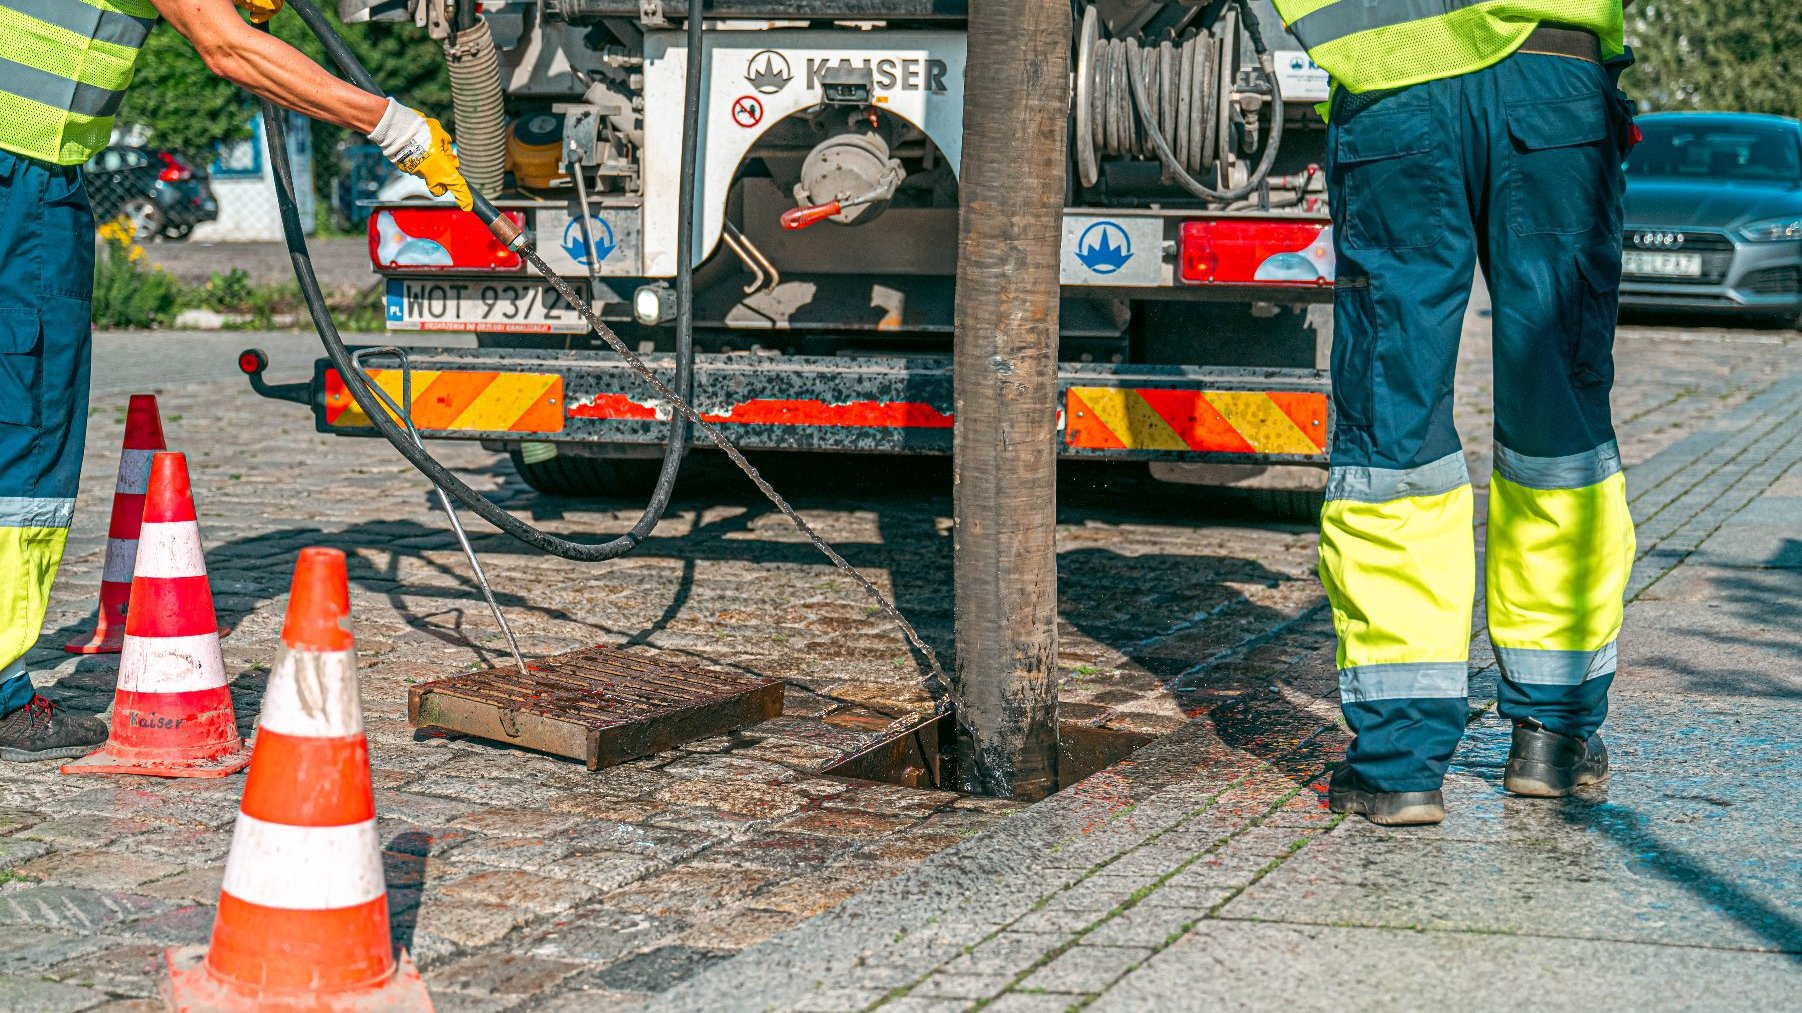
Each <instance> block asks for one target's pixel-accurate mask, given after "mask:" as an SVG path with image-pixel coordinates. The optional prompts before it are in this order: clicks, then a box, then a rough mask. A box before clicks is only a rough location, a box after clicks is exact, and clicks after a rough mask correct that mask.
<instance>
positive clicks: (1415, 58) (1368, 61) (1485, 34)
mask: <svg viewBox="0 0 1802 1013" xmlns="http://www.w3.org/2000/svg"><path fill="white" fill-rule="evenodd" d="M1276 7H1277V11H1278V13H1280V14H1281V15H1282V17H1283V21H1284V22H1285V24H1286V25H1287V27H1288V29H1289V31H1290V32H1291V33H1293V34H1294V35H1295V37H1296V38H1297V39H1299V40H1301V44H1302V45H1303V46H1305V47H1306V48H1307V50H1308V55H1309V56H1311V57H1313V59H1314V62H1315V63H1317V64H1319V65H1320V66H1321V67H1322V68H1324V69H1325V70H1326V72H1327V73H1329V74H1331V75H1332V76H1333V80H1334V81H1336V82H1337V83H1338V84H1340V85H1343V86H1344V87H1346V88H1349V89H1350V90H1352V91H1355V92H1364V91H1376V90H1380V89H1384V88H1401V87H1405V86H1407V85H1411V84H1419V83H1420V82H1422V81H1432V80H1436V79H1438V78H1442V77H1454V76H1456V75H1458V74H1468V73H1470V72H1472V71H1476V70H1481V69H1483V68H1484V67H1487V66H1489V65H1491V64H1493V63H1496V62H1498V61H1500V60H1501V59H1502V58H1503V57H1506V56H1507V55H1508V54H1510V53H1512V52H1514V51H1515V50H1516V49H1518V48H1519V47H1520V45H1521V43H1523V42H1525V41H1526V39H1527V36H1528V35H1531V34H1532V33H1533V29H1534V28H1536V27H1538V25H1539V24H1540V22H1543V21H1552V22H1557V23H1559V24H1563V25H1570V26H1573V27H1577V28H1585V29H1588V30H1590V31H1592V32H1594V33H1595V34H1596V36H1597V37H1598V38H1599V39H1600V40H1601V49H1602V56H1603V58H1604V59H1606V58H1608V57H1612V56H1616V55H1618V54H1619V53H1620V52H1621V50H1622V39H1621V2H1620V0H1277V3H1276Z"/></svg>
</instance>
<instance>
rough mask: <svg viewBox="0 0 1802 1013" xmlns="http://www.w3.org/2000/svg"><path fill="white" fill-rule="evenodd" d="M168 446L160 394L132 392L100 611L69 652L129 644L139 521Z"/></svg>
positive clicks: (107, 649)
mask: <svg viewBox="0 0 1802 1013" xmlns="http://www.w3.org/2000/svg"><path fill="white" fill-rule="evenodd" d="M163 446H164V444H163V420H162V418H161V417H160V416H158V414H157V411H156V395H154V394H133V395H132V396H131V402H130V404H129V406H128V407H127V408H126V409H125V447H124V449H123V450H121V451H120V452H119V478H118V480H117V481H116V482H114V483H113V518H112V523H111V524H109V525H108V526H107V531H106V564H105V565H104V567H102V569H101V573H100V616H99V618H98V619H97V620H96V621H95V623H94V632H92V633H90V634H88V635H86V636H81V637H76V638H75V639H74V640H71V641H69V642H68V643H67V644H64V645H63V650H65V651H68V652H69V653H70V654H118V653H119V648H120V647H122V646H124V644H125V605H126V602H127V601H129V600H130V598H131V571H132V567H133V565H135V563H136V561H137V558H138V525H139V524H140V523H142V521H143V518H144V490H145V489H146V487H148V486H149V484H150V457H151V455H152V454H155V453H156V452H157V451H159V450H162V449H163Z"/></svg>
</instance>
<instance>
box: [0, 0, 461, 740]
mask: <svg viewBox="0 0 1802 1013" xmlns="http://www.w3.org/2000/svg"><path fill="white" fill-rule="evenodd" d="M238 6H240V7H242V8H244V9H245V11H246V12H248V14H249V15H250V18H251V20H253V21H256V22H259V23H260V22H263V21H267V20H268V19H269V18H270V17H272V16H274V15H275V13H276V12H277V11H278V10H280V8H281V0H238ZM159 15H160V16H161V17H162V18H164V19H167V20H168V22H169V24H170V26H171V27H173V28H174V29H175V30H176V31H178V32H180V33H181V34H182V35H184V36H186V37H187V39H188V40H189V41H190V42H192V43H193V44H194V48H195V49H196V50H197V51H199V53H200V55H201V56H202V57H203V58H204V59H205V60H206V63H207V66H208V67H210V68H211V69H212V70H213V72H214V73H216V74H218V75H220V76H221V77H224V78H226V79H228V80H230V81H233V82H235V83H236V84H239V85H241V86H243V87H244V88H246V89H247V90H249V91H252V92H254V93H256V94H258V95H261V96H264V97H266V98H269V99H271V100H273V101H275V102H276V103H278V104H280V105H282V106H285V107H286V108H289V109H292V110H294V111H296V112H300V113H304V114H306V115H308V116H311V117H313V118H315V119H319V120H324V121H326V122H329V123H335V124H338V125H339V126H343V127H347V128H350V129H353V130H357V131H360V132H362V133H365V134H368V135H369V138H370V140H372V141H374V142H375V143H376V144H377V145H379V146H380V147H381V149H382V151H383V153H384V154H386V155H387V156H388V157H389V158H390V159H391V160H393V161H394V163H395V164H396V165H398V166H399V167H400V168H401V169H403V170H405V171H407V172H410V173H412V174H414V175H416V176H419V177H421V178H423V179H424V180H425V181H426V184H427V186H428V187H429V188H430V189H431V190H432V192H433V193H436V194H443V193H445V192H447V191H448V192H450V193H452V194H454V195H455V196H456V199H457V201H458V203H460V204H461V205H463V207H464V208H465V209H467V208H468V207H469V206H470V195H469V187H468V185H467V184H466V183H465V182H464V181H463V176H462V174H461V172H460V171H459V169H458V166H457V156H456V154H455V153H454V152H453V150H452V148H451V141H450V138H449V136H448V135H446V134H445V132H444V129H443V128H442V127H441V126H439V124H438V121H437V120H433V119H429V118H427V117H425V116H422V115H421V114H419V113H417V112H414V111H413V110H411V109H408V108H407V107H405V106H403V105H401V104H400V103H399V102H396V101H395V100H393V99H391V98H390V99H384V98H380V97H377V96H373V95H369V94H367V93H365V92H363V91H361V90H359V89H357V88H354V87H352V86H351V85H348V84H346V83H344V82H343V81H340V80H338V79H337V78H335V77H333V76H332V75H330V74H328V73H326V72H325V71H324V70H323V69H321V68H320V67H319V66H318V65H317V64H315V63H313V62H312V61H311V60H308V59H307V58H306V57H305V56H303V55H302V54H301V53H300V52H299V51H298V50H295V49H294V48H292V47H291V46H288V45H287V44H285V43H283V42H281V41H279V40H278V39H276V38H275V37H274V36H272V35H269V34H266V33H264V32H261V31H258V30H257V29H255V28H253V27H252V26H251V25H249V24H247V23H245V21H244V20H243V19H242V18H240V17H239V16H238V13H237V11H235V10H234V9H233V0H0V759H4V760H41V759H51V758H58V757H69V756H79V755H82V754H83V753H86V752H88V751H89V750H91V749H92V748H94V747H95V746H97V745H99V744H100V743H101V742H103V741H104V740H105V739H106V727H105V726H104V725H103V724H101V722H100V721H98V720H96V719H95V718H92V717H83V716H77V715H72V714H69V713H67V712H64V711H60V710H58V709H57V707H56V706H55V705H53V704H51V703H50V702H49V701H48V700H46V699H44V697H42V696H40V695H38V694H37V693H36V691H35V690H34V689H33V687H32V682H31V679H30V677H29V675H28V674H27V673H26V672H25V669H24V665H23V664H22V662H21V659H22V657H23V655H24V654H25V652H26V651H27V650H29V649H30V648H31V646H32V644H33V643H34V642H35V641H36V640H37V638H38V633H39V631H40V629H41V628H42V626H43V623H44V614H45V610H46V605H47V603H48V599H49V597H50V584H51V581H52V580H53V579H54V578H55V577H56V568H57V566H58V564H59V563H60V562H61V561H62V554H63V545H64V542H65V541H66V539H67V536H68V529H69V519H70V516H71V515H72V514H73V513H74V510H75V487H76V480H77V478H78V477H79V476H80V474H81V454H82V443H83V440H84V439H85V437H86V431H87V414H88V413H87V400H88V351H89V341H90V336H91V331H92V322H91V317H90V308H91V302H92V297H93V287H94V215H93V212H92V210H91V209H90V208H89V206H88V197H87V192H86V191H85V190H84V189H83V185H82V174H81V168H80V166H81V164H82V163H83V162H86V161H87V160H88V159H89V157H91V156H92V155H93V154H94V153H95V152H97V151H99V150H100V149H101V148H104V147H105V146H106V145H107V143H108V142H109V140H110V139H111V137H112V132H113V113H114V112H115V111H116V110H117V109H118V108H119V102H120V100H121V99H122V98H123V97H124V95H125V88H126V86H127V85H128V84H130V83H131V77H132V68H133V65H134V63H135V62H136V60H137V56H138V50H139V48H140V47H142V45H143V44H144V39H145V37H146V36H148V35H149V34H150V30H151V29H152V28H153V27H155V25H156V22H157V20H158V16H159Z"/></svg>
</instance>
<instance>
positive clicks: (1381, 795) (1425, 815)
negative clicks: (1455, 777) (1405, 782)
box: [1327, 763, 1445, 827]
mask: <svg viewBox="0 0 1802 1013" xmlns="http://www.w3.org/2000/svg"><path fill="white" fill-rule="evenodd" d="M1327 806H1328V808H1330V809H1332V810H1333V811H1334V812H1336V813H1357V814H1359V815H1360V816H1363V817H1364V818H1365V819H1367V820H1369V821H1370V822H1372V823H1375V824H1378V825H1380V826H1385V827H1413V826H1425V825H1427V824H1431V823H1438V822H1439V821H1440V820H1442V819H1445V796H1444V795H1443V794H1441V793H1440V792H1439V791H1437V790H1435V791H1378V790H1377V789H1375V788H1372V787H1371V786H1370V785H1368V784H1366V783H1365V781H1364V779H1363V778H1361V777H1359V776H1358V774H1357V772H1356V771H1354V770H1352V769H1351V768H1350V767H1348V766H1346V765H1345V764H1343V763H1342V764H1340V765H1339V766H1338V767H1335V768H1334V769H1333V777H1332V780H1330V781H1328V782H1327Z"/></svg>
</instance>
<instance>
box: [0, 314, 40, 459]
mask: <svg viewBox="0 0 1802 1013" xmlns="http://www.w3.org/2000/svg"><path fill="white" fill-rule="evenodd" d="M43 368H44V341H43V328H42V327H41V326H40V325H39V322H38V311H37V310H36V309H33V308H31V307H28V306H0V425H12V426H25V427H27V428H31V429H36V428H38V427H39V426H41V425H43V415H42V413H41V411H40V408H39V405H40V403H41V402H42V400H43V398H42V397H40V396H39V394H40V392H41V390H42V379H43V378H42V372H43Z"/></svg>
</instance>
